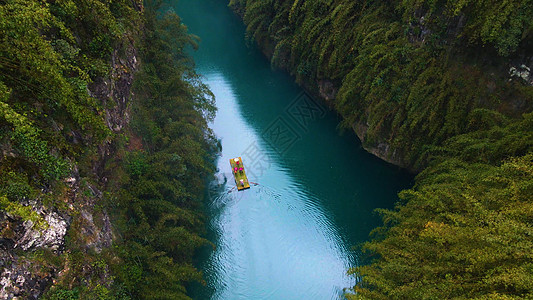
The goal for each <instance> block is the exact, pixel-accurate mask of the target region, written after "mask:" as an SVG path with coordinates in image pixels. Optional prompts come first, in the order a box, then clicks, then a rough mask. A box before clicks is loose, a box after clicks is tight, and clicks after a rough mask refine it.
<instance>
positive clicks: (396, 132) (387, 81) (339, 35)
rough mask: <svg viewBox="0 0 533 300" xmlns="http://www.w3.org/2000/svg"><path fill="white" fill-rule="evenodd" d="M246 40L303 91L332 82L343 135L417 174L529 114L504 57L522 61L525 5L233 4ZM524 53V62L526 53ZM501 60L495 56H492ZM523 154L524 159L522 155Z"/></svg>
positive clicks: (526, 95) (529, 14) (528, 31)
mask: <svg viewBox="0 0 533 300" xmlns="http://www.w3.org/2000/svg"><path fill="white" fill-rule="evenodd" d="M230 5H233V6H234V7H235V9H236V10H238V11H241V12H242V13H243V16H244V21H245V23H246V25H247V31H248V35H249V36H250V38H252V39H254V40H256V41H257V42H258V43H259V44H260V45H261V46H262V47H263V48H265V49H266V51H267V52H270V53H272V63H273V65H275V66H278V67H282V68H285V69H287V70H289V72H291V73H292V74H293V75H294V76H295V77H296V79H297V81H299V82H300V83H302V84H303V85H304V86H306V87H308V88H310V89H313V87H316V86H317V84H316V83H317V82H320V81H322V80H328V81H331V82H332V83H333V84H334V86H336V87H337V88H338V93H337V96H336V99H335V100H334V101H333V103H332V104H333V105H334V106H335V108H336V109H337V111H339V112H340V113H341V114H342V115H343V117H344V119H345V122H344V123H345V126H346V127H351V126H354V125H355V124H361V125H364V126H367V127H368V130H367V132H366V135H365V139H364V143H365V146H366V147H368V148H373V147H376V146H377V145H378V144H379V143H387V144H389V145H390V146H391V150H390V151H389V152H390V153H389V155H391V156H392V155H393V153H394V155H395V156H397V157H399V160H400V161H401V162H402V164H404V165H406V166H409V167H411V168H413V169H417V170H420V169H421V168H423V167H424V166H425V165H426V164H427V160H424V158H425V156H424V155H423V153H424V151H425V150H426V149H427V146H428V145H440V144H442V143H443V141H445V140H446V139H447V138H450V137H452V136H455V135H458V134H461V133H465V132H469V131H475V130H477V129H479V128H480V127H483V128H488V127H491V126H493V125H502V124H501V122H502V121H504V120H505V119H506V118H508V117H511V118H516V117H520V115H521V113H523V112H525V111H530V110H531V108H532V106H533V104H532V98H533V96H532V89H531V87H524V86H523V84H522V83H521V82H519V81H517V80H513V81H511V82H509V81H508V80H507V79H508V63H509V62H508V61H507V60H506V56H502V55H509V56H512V55H515V56H517V57H518V56H520V55H522V54H524V53H530V52H531V49H532V48H533V45H532V44H531V40H533V30H532V29H533V27H532V26H533V21H532V20H533V9H532V8H531V5H532V4H531V3H530V2H528V1H525V2H524V1H506V2H504V3H502V4H501V5H494V4H493V3H488V2H483V1H403V2H401V3H400V2H399V3H397V4H396V5H391V4H389V3H386V2H383V1H345V0H336V1H333V0H332V1H275V0H271V1H238V0H234V1H231V2H230ZM528 51H529V52H528ZM500 54H501V55H500ZM522 154H523V153H522Z"/></svg>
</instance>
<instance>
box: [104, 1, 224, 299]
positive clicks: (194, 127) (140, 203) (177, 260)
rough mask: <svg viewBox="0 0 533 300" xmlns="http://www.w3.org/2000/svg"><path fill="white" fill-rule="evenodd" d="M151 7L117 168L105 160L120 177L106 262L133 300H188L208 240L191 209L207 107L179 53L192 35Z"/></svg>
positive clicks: (205, 157)
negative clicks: (112, 252) (196, 261)
mask: <svg viewBox="0 0 533 300" xmlns="http://www.w3.org/2000/svg"><path fill="white" fill-rule="evenodd" d="M153 5H154V4H153V3H147V4H146V6H145V9H146V12H145V16H146V23H145V30H144V33H145V37H144V39H143V42H142V46H141V58H142V61H143V64H142V68H141V70H140V71H139V73H138V74H137V75H136V76H137V79H136V82H135V84H136V88H135V94H136V99H135V103H134V106H133V119H132V123H131V130H132V135H131V138H130V142H129V147H128V148H127V149H125V152H124V153H123V154H122V155H124V157H123V160H122V161H121V162H120V166H118V168H116V166H115V165H114V164H111V165H110V166H109V167H110V168H113V169H115V172H114V174H115V175H114V177H115V178H117V179H119V180H117V181H118V183H120V186H119V187H118V188H119V190H118V191H117V192H118V197H117V198H113V199H110V204H111V205H112V206H113V210H114V214H115V217H116V221H115V222H114V223H115V225H116V226H118V228H119V231H120V232H121V235H122V236H121V239H120V241H119V242H117V243H115V245H116V247H117V253H118V255H119V257H120V262H118V263H117V262H114V263H113V264H112V268H113V269H114V272H113V273H114V274H116V276H117V277H116V279H115V280H116V281H117V282H120V283H121V284H122V288H123V289H124V290H125V291H126V292H127V294H128V295H129V296H130V297H131V298H133V299H140V298H145V299H188V297H187V296H186V289H185V286H184V285H185V284H186V283H188V282H190V281H192V280H196V281H199V282H203V279H202V275H201V273H200V272H199V271H198V270H196V269H195V268H194V267H193V266H192V256H193V254H194V253H195V250H196V249H197V248H198V247H200V246H202V245H205V244H208V241H207V240H205V239H203V238H201V237H200V236H199V234H201V233H202V232H203V221H202V215H201V213H200V212H199V211H200V210H199V208H200V207H201V204H202V199H203V187H204V184H205V180H206V179H205V178H207V176H208V175H209V174H210V173H212V172H213V169H212V168H213V167H214V166H213V165H211V162H212V161H213V159H214V158H213V157H212V155H213V154H214V153H215V152H216V151H217V149H216V148H215V146H216V141H215V139H214V138H213V135H212V134H211V133H210V130H209V129H208V127H207V121H208V120H211V119H212V118H213V117H214V112H215V108H214V106H213V96H212V94H211V93H210V91H209V90H208V89H207V87H206V86H205V85H203V84H202V83H201V82H200V81H199V78H198V76H197V75H196V74H195V73H194V70H193V66H192V63H191V61H190V58H189V57H188V56H187V54H185V52H184V50H185V48H186V47H188V46H194V45H195V40H194V39H193V37H191V36H190V35H188V34H187V29H186V27H185V26H184V25H183V24H181V21H180V19H179V17H178V16H177V15H175V14H173V13H165V14H163V15H158V14H156V11H157V9H158V7H157V6H155V7H154V6H153ZM131 139H139V140H141V141H142V143H140V141H139V140H138V141H136V142H133V141H132V140H131Z"/></svg>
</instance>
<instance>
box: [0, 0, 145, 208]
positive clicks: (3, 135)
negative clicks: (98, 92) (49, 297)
mask: <svg viewBox="0 0 533 300" xmlns="http://www.w3.org/2000/svg"><path fill="white" fill-rule="evenodd" d="M85 6H87V7H85ZM96 8H98V9H99V11H100V12H101V14H99V19H98V20H95V18H94V11H93V9H96ZM137 19H138V17H137V13H136V12H135V11H134V10H133V9H132V8H130V7H129V5H126V4H124V2H120V1H118V2H116V3H115V4H113V5H111V4H105V3H102V2H100V1H88V2H84V3H83V4H81V3H78V4H76V3H74V2H73V1H59V2H56V1H51V2H46V1H44V2H38V1H19V0H13V1H11V0H10V1H3V2H2V3H1V4H0V70H1V72H0V144H1V145H2V146H1V147H2V153H1V154H0V155H1V156H0V162H1V165H0V197H2V199H3V200H2V204H1V207H2V208H3V209H6V210H7V211H9V212H11V213H14V215H18V216H21V217H23V218H27V217H29V215H30V213H29V211H28V209H27V208H24V207H22V206H21V205H20V204H19V202H20V201H21V200H23V199H25V198H26V199H28V198H43V197H45V196H47V195H49V194H53V193H57V192H58V191H59V190H60V186H61V185H62V183H61V179H63V178H64V177H65V176H67V175H68V174H69V173H70V167H71V164H72V163H73V162H74V161H76V160H78V159H80V157H82V156H87V155H88V154H89V153H91V152H93V151H95V149H96V145H97V144H98V143H100V142H101V141H103V140H104V139H106V138H107V137H108V136H109V133H110V132H109V130H108V129H107V127H106V126H105V123H104V119H103V116H102V110H103V108H102V107H101V105H100V104H99V103H98V102H97V101H96V99H94V98H92V97H90V96H89V94H88V93H87V87H88V85H89V84H90V83H92V82H93V80H94V79H95V78H97V77H98V76H105V75H106V74H107V73H108V72H109V69H110V67H109V66H108V64H107V61H106V59H109V57H110V55H111V50H112V49H111V47H112V46H113V45H116V44H119V43H121V42H122V40H123V39H125V38H127V36H125V35H124V33H125V31H126V29H128V28H130V27H131V26H133V25H132V24H130V23H135V22H136V21H137ZM125 20H127V22H126V21H125ZM82 24H85V25H87V26H83V25H82ZM112 28H114V30H112ZM103 37H105V39H106V43H107V48H105V49H101V51H100V50H99V51H92V50H91V48H90V47H89V45H88V44H89V43H92V44H94V45H98V46H103V45H102V43H101V42H100V41H101V39H102V38H103ZM85 42H87V43H85ZM75 135H77V136H80V137H81V139H80V140H76V142H73V136H75ZM56 196H57V195H54V196H52V197H49V198H57V197H56ZM4 197H5V198H4ZM25 210H26V212H24V211H25ZM30 218H33V217H30Z"/></svg>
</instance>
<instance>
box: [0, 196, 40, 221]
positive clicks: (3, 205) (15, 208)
mask: <svg viewBox="0 0 533 300" xmlns="http://www.w3.org/2000/svg"><path fill="white" fill-rule="evenodd" d="M0 209H2V210H3V211H5V212H6V213H8V214H11V215H14V216H18V217H20V218H21V219H22V220H24V221H31V222H32V223H33V224H34V226H35V228H37V229H45V228H47V227H48V223H47V222H46V221H45V220H44V219H43V218H42V217H41V216H40V215H39V214H38V213H36V212H35V211H33V210H32V209H31V207H29V206H23V205H21V204H19V203H17V202H12V201H9V200H8V199H7V197H5V196H2V195H0Z"/></svg>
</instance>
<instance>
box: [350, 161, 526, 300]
mask: <svg viewBox="0 0 533 300" xmlns="http://www.w3.org/2000/svg"><path fill="white" fill-rule="evenodd" d="M532 194H533V154H528V155H526V156H522V157H516V158H512V159H509V160H507V161H506V162H505V163H503V164H502V165H501V166H498V167H495V166H490V165H486V164H477V163H465V162H462V161H460V160H457V159H448V160H445V161H443V162H442V163H439V164H437V165H434V166H432V167H429V168H428V169H426V170H425V171H424V172H422V173H421V174H420V175H418V177H417V185H416V186H415V187H414V188H413V189H411V190H406V191H403V192H402V193H400V197H401V198H402V200H403V201H405V205H401V206H398V208H397V210H396V211H382V213H383V218H384V220H385V223H386V225H387V226H386V227H383V228H380V229H377V230H376V231H375V232H376V235H377V236H376V239H375V240H374V241H372V242H369V243H367V244H366V245H365V250H366V251H369V252H371V253H373V254H374V255H376V254H377V255H378V256H377V257H379V259H377V260H374V261H373V262H372V264H371V265H368V266H362V267H359V268H357V269H356V270H352V273H355V274H357V275H358V276H362V279H363V280H362V281H360V283H359V284H358V285H357V286H356V287H355V292H356V295H351V297H352V298H354V299H382V298H386V299H418V298H427V299H444V298H446V299H448V298H455V297H461V298H469V299H482V298H487V297H495V298H498V297H504V296H514V297H517V298H521V299H528V298H531V297H532V296H533V294H532V291H533V285H532V283H533V280H532V279H533V272H532V270H533V269H532V268H533V264H532V262H533V256H532V255H531V251H530V250H529V249H531V247H533V239H532V238H531V226H530V225H531V220H532V218H533V214H532V212H533V203H532V202H531V195H532Z"/></svg>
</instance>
